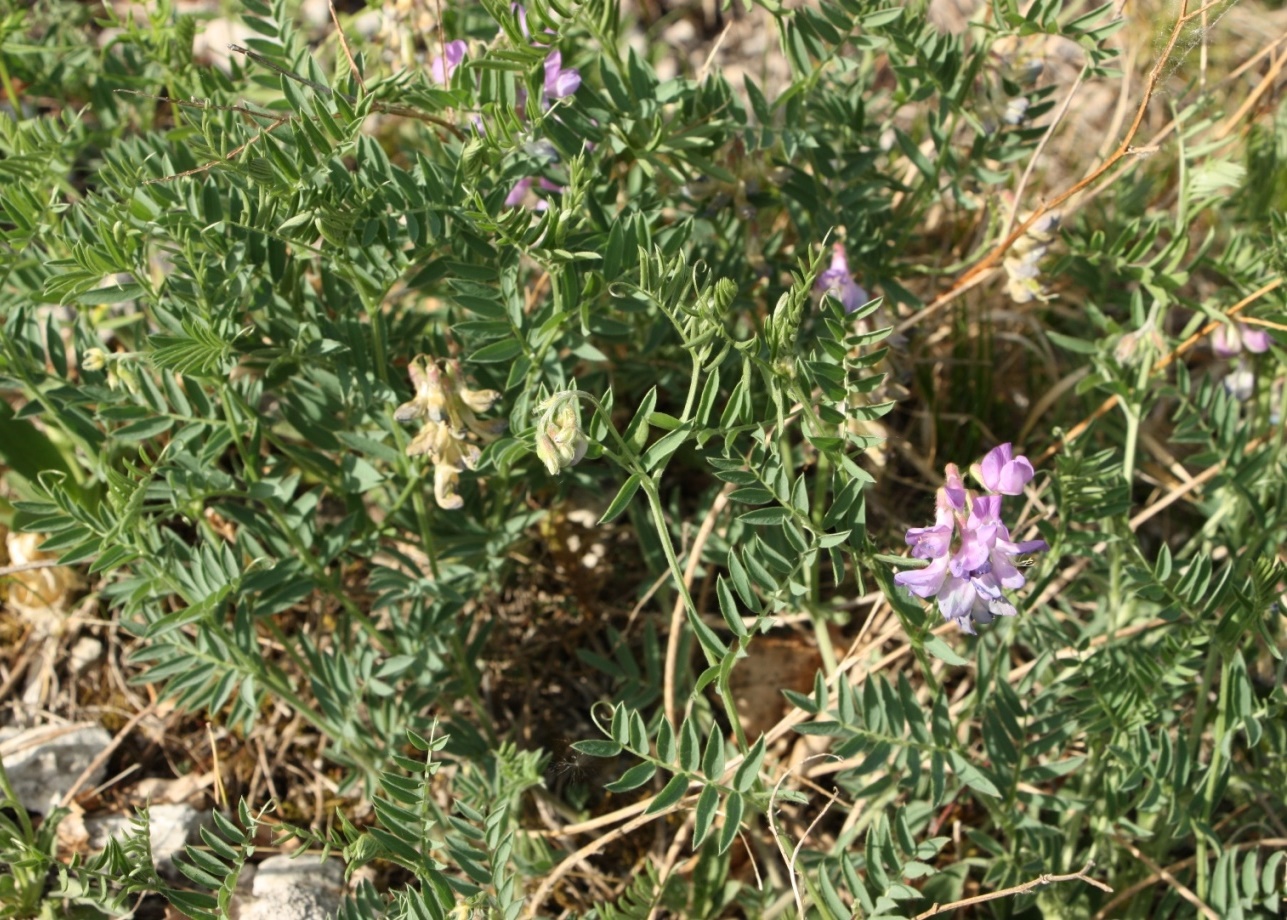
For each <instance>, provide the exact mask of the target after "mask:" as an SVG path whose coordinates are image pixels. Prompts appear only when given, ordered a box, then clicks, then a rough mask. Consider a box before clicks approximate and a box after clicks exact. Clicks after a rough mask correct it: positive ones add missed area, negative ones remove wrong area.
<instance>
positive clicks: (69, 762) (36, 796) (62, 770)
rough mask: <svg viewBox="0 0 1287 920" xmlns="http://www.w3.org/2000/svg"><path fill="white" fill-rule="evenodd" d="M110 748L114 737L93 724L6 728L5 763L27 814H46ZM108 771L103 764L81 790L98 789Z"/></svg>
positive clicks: (1, 736) (0, 742) (0, 739)
mask: <svg viewBox="0 0 1287 920" xmlns="http://www.w3.org/2000/svg"><path fill="white" fill-rule="evenodd" d="M111 743H112V736H111V735H109V734H108V733H107V732H106V731H104V730H103V728H102V727H101V726H98V725H94V724H92V723H84V724H78V725H41V726H38V727H36V728H28V729H24V730H22V731H14V730H13V729H2V730H0V759H3V761H4V767H5V770H6V771H7V772H8V774H9V781H10V782H11V783H13V789H14V794H15V795H17V796H18V801H19V802H21V803H22V805H23V807H24V808H26V809H27V810H28V811H35V812H39V813H40V814H45V813H47V812H48V811H49V810H50V809H52V808H56V807H57V806H58V803H59V802H60V801H62V798H63V796H65V795H66V794H67V793H68V791H69V790H70V789H71V788H72V784H73V783H74V782H76V780H77V779H79V778H80V775H81V774H82V773H83V772H85V768H86V767H88V766H89V765H90V763H92V762H93V760H94V758H95V757H97V756H98V755H99V754H100V753H101V752H102V751H103V749H104V748H106V747H107V746H108V745H109V744H111ZM106 770H107V764H106V762H104V763H100V764H99V765H98V766H97V767H96V768H95V769H94V771H93V772H92V773H90V775H89V776H88V777H87V778H86V781H85V782H84V783H83V784H81V786H80V789H79V790H78V791H80V792H85V791H86V790H89V789H93V788H94V787H95V786H96V785H98V784H99V783H100V782H102V781H103V775H104V773H105V772H106Z"/></svg>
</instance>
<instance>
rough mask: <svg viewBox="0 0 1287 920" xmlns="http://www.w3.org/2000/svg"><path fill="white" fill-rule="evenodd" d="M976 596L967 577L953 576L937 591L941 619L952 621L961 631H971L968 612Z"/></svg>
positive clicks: (972, 606)
mask: <svg viewBox="0 0 1287 920" xmlns="http://www.w3.org/2000/svg"><path fill="white" fill-rule="evenodd" d="M978 597H979V594H978V592H977V591H975V590H974V586H973V585H972V584H970V582H969V581H968V580H967V579H964V578H953V579H951V580H950V581H949V582H948V583H947V584H945V585H944V586H943V589H942V590H941V591H939V594H938V609H939V612H940V613H942V614H943V619H945V620H952V621H954V622H955V623H956V625H957V626H958V627H960V629H961V631H962V632H967V633H973V632H974V627H973V626H971V625H970V614H971V612H972V611H973V610H974V605H975V602H976V601H977V600H978Z"/></svg>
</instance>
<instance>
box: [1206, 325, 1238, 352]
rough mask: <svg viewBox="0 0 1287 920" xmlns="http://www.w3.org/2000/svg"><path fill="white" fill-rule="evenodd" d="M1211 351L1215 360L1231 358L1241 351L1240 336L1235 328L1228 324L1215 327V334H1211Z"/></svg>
mask: <svg viewBox="0 0 1287 920" xmlns="http://www.w3.org/2000/svg"><path fill="white" fill-rule="evenodd" d="M1211 350H1212V351H1213V352H1214V353H1215V356H1216V357H1217V358H1232V357H1233V356H1234V355H1236V354H1237V353H1238V352H1240V351H1242V336H1240V335H1239V334H1238V330H1237V328H1236V327H1234V326H1233V325H1231V324H1229V323H1221V324H1220V325H1219V326H1216V328H1215V332H1213V333H1211Z"/></svg>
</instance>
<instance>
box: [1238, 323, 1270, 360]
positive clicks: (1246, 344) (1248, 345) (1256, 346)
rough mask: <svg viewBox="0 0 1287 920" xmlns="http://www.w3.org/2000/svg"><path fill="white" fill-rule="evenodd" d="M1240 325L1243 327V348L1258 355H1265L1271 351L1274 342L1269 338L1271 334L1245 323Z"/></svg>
mask: <svg viewBox="0 0 1287 920" xmlns="http://www.w3.org/2000/svg"><path fill="white" fill-rule="evenodd" d="M1238 325H1239V326H1241V327H1242V328H1241V329H1240V330H1239V331H1240V332H1241V333H1242V347H1243V348H1245V349H1247V351H1250V352H1253V353H1254V354H1258V355H1263V354H1264V353H1265V352H1267V351H1268V350H1269V346H1270V344H1272V340H1271V339H1270V338H1269V333H1268V332H1267V331H1266V330H1264V329H1257V328H1255V327H1253V326H1248V325H1246V324H1245V323H1239V324H1238Z"/></svg>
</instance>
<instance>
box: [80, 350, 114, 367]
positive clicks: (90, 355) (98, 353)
mask: <svg viewBox="0 0 1287 920" xmlns="http://www.w3.org/2000/svg"><path fill="white" fill-rule="evenodd" d="M107 360H108V357H107V352H105V351H103V349H101V348H91V349H89V351H87V352H85V354H83V355H82V356H81V359H80V366H81V369H82V370H86V371H101V370H102V369H103V368H105V367H107Z"/></svg>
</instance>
